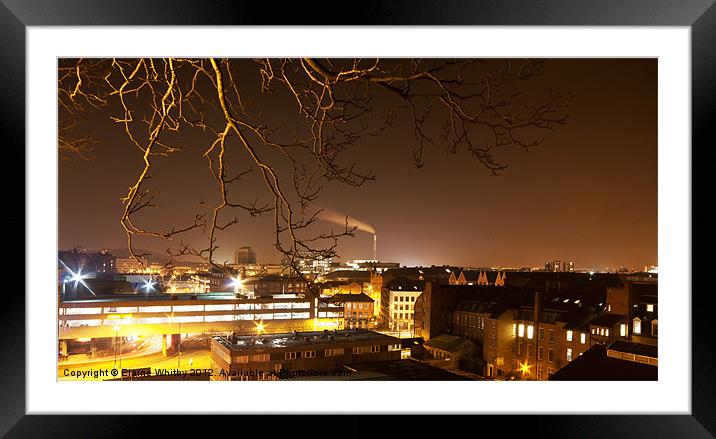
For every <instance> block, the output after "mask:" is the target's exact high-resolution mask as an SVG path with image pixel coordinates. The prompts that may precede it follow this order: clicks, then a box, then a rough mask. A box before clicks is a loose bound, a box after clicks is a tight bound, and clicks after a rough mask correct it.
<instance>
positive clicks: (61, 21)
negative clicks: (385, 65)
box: [0, 0, 716, 437]
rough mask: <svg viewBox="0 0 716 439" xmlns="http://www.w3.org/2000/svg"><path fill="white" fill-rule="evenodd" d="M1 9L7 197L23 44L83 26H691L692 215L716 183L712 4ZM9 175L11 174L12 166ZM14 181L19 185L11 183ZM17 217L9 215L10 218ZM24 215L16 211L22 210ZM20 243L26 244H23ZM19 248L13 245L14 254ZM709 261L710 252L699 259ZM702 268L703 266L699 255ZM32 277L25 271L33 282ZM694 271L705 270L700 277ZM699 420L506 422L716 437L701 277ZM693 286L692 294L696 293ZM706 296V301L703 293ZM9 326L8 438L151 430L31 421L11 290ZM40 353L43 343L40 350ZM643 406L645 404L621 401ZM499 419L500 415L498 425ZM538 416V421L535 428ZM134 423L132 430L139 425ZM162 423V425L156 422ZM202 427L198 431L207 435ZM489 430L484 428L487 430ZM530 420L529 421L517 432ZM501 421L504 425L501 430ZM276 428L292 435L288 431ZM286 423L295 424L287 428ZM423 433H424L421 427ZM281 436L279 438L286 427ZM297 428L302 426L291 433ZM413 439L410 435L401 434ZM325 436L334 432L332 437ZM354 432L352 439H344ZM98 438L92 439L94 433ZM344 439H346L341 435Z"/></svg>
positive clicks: (19, 306) (141, 425)
mask: <svg viewBox="0 0 716 439" xmlns="http://www.w3.org/2000/svg"><path fill="white" fill-rule="evenodd" d="M1 1H2V4H1V5H0V41H1V42H2V43H0V47H2V54H3V55H4V56H3V60H4V61H5V62H4V64H5V65H4V67H3V69H0V79H1V80H2V81H3V82H2V84H4V87H3V88H4V90H3V92H2V102H3V105H2V107H0V111H2V116H3V117H2V118H0V126H2V128H4V130H3V132H4V133H5V134H6V139H7V134H9V135H10V139H11V140H10V139H8V140H6V143H5V150H6V156H5V158H6V163H14V164H16V166H15V167H14V169H8V170H7V171H6V173H5V174H4V175H3V178H4V179H5V181H4V183H5V185H4V187H10V188H17V186H18V184H17V182H18V181H19V180H22V181H23V182H24V181H25V176H24V174H23V173H24V166H22V167H21V166H19V163H23V164H24V165H27V163H25V146H24V145H25V132H24V126H25V108H26V107H25V97H26V84H25V73H26V72H25V47H26V46H25V35H26V34H25V33H26V27H27V26H42V25H46V26H67V25H71V26H81V25H124V26H132V25H227V24H252V25H256V24H273V25H279V24H295V23H303V24H321V23H322V22H328V21H332V24H339V25H355V24H361V25H522V26H526V25H528V26H534V25H558V26H580V25H581V26H584V25H592V26H594V25H600V26H690V27H691V38H692V42H691V50H692V53H691V55H692V56H691V62H692V151H691V154H692V209H695V208H696V207H698V206H699V205H698V204H697V203H696V202H695V201H696V200H700V199H705V200H708V199H709V196H712V194H711V192H712V191H711V190H710V189H711V188H712V187H713V182H711V181H710V180H706V177H705V175H706V173H705V172H704V173H696V172H694V171H695V170H696V169H693V167H694V165H695V166H696V167H698V166H707V163H712V160H710V159H712V158H713V157H712V156H713V155H714V153H710V152H709V151H711V150H712V148H710V147H711V144H712V143H713V140H712V139H713V133H712V130H711V125H712V124H713V121H714V120H716V118H714V108H715V107H716V105H714V104H715V103H716V99H715V97H716V96H714V95H715V94H716V87H714V83H715V78H716V52H715V51H714V50H713V45H712V43H713V41H716V38H715V37H716V35H715V33H716V7H714V6H713V4H712V3H713V0H708V1H692V2H688V3H687V2H665V1H648V0H644V1H641V0H640V1H621V2H620V1H601V2H597V1H594V2H587V1H562V0H560V1H551V2H549V3H548V4H545V3H542V2H529V1H510V2H486V1H485V2H467V1H462V2H453V3H450V4H443V3H438V2H435V3H433V4H428V3H424V2H409V1H395V2H391V3H389V4H388V3H386V4H382V3H378V2H363V3H361V6H362V8H361V9H359V10H356V13H351V14H345V15H343V16H342V15H340V14H336V15H335V16H332V15H328V13H326V12H323V14H325V15H324V16H321V14H319V13H316V12H315V11H321V10H322V11H332V10H333V8H332V7H329V6H326V7H325V8H322V7H321V5H320V4H319V3H320V2H319V3H315V2H312V4H311V7H310V8H309V7H307V6H306V5H303V6H301V5H298V4H297V5H294V6H290V5H287V6H285V7H284V6H282V7H281V10H280V12H278V13H274V12H273V11H272V13H271V15H270V16H269V14H267V13H266V6H265V5H261V3H259V2H253V3H251V4H249V3H233V2H214V3H212V4H211V5H208V6H207V5H202V4H201V3H199V2H194V3H190V2H188V1H185V0H179V1H165V0H161V1H153V2H151V3H142V4H140V3H136V4H131V5H130V4H129V2H108V1H88V0H72V1H63V2H53V1H50V0H43V1H33V2H31V3H30V2H25V3H23V2H22V1H20V0H12V1H8V0H1ZM8 167H9V166H8ZM12 171H15V172H19V173H20V175H13V174H12ZM6 203H7V205H9V206H19V205H22V206H25V200H24V191H22V192H21V191H19V190H18V189H15V190H11V191H8V194H7V195H6ZM8 210H9V209H8ZM16 210H19V209H16ZM22 212H23V213H22V214H21V213H19V212H17V213H8V212H6V214H5V216H4V218H3V219H2V220H1V221H2V222H3V224H4V225H5V227H6V230H8V231H17V230H21V229H22V230H24V231H25V234H27V233H31V231H29V230H27V229H26V226H25V220H26V218H25V216H24V212H25V210H24V209H23V211H22ZM713 219H714V218H713V216H711V215H709V214H708V213H705V211H704V210H703V209H702V211H701V213H700V214H697V215H694V214H693V212H692V227H693V228H692V234H693V233H698V235H697V236H698V240H693V239H692V252H693V258H692V264H693V265H692V273H696V272H702V271H705V270H706V269H707V265H706V264H708V263H709V262H710V261H709V259H708V257H707V255H708V253H707V252H706V249H707V248H708V249H712V248H713V244H714V243H715V240H714V237H715V236H714V235H715V232H714V231H713V230H712V229H713V227H712V225H713ZM18 239H19V237H18ZM12 248H13V247H11V246H8V250H6V252H7V253H12V252H11V249H12ZM700 250H703V251H700ZM699 255H700V256H701V257H698V256H699ZM27 268H28V267H27V266H26V267H25V270H26V271H27ZM694 268H696V269H694ZM692 283H693V285H691V288H692V368H693V369H692V392H691V393H692V414H691V415H690V416H689V415H683V416H663V415H662V416H658V417H656V416H641V415H629V416H625V415H608V416H607V415H601V416H593V415H555V416H544V415H527V416H524V415H522V416H515V417H514V419H512V417H511V418H510V420H509V424H510V426H511V428H510V435H517V434H524V433H530V432H534V430H535V428H538V429H540V430H543V431H547V432H550V433H551V434H553V435H555V436H562V435H564V436H572V435H574V434H576V433H577V432H580V434H579V435H580V436H581V437H606V436H614V435H616V436H618V437H621V436H626V435H631V434H634V435H636V434H638V435H640V436H641V435H648V434H651V435H653V436H655V437H674V436H680V437H709V436H711V435H710V434H709V432H712V433H713V432H715V431H716V419H714V417H713V416H712V415H713V413H716V397H715V396H714V395H715V394H716V386H715V384H716V377H715V376H714V374H713V373H712V371H711V370H710V369H711V365H713V364H716V352H714V351H713V350H710V349H709V338H710V335H711V334H713V333H714V329H716V327H715V326H716V324H714V319H713V318H712V317H711V315H710V313H711V310H712V309H713V307H712V305H713V299H712V298H711V296H712V295H713V294H711V293H709V292H708V289H706V288H703V287H702V288H701V289H697V288H696V286H697V285H698V284H697V283H696V277H695V276H694V277H692ZM687 287H688V286H687ZM696 291H699V292H698V293H695V292H696ZM3 305H4V306H3V308H2V309H3V311H2V313H3V314H2V315H3V317H5V318H4V319H3V320H2V321H3V322H5V325H4V331H2V333H1V335H0V337H1V338H0V340H1V341H2V344H1V345H0V346H2V347H3V354H2V356H0V361H1V363H0V364H1V365H2V367H3V369H2V371H3V372H4V373H2V374H0V386H2V387H1V388H2V389H3V394H4V395H5V397H4V398H3V406H2V409H3V410H2V416H1V417H0V433H3V434H4V433H6V432H8V431H9V433H10V435H11V436H21V437H24V436H34V437H38V436H49V435H52V436H57V435H58V434H60V435H61V434H63V433H64V434H72V429H73V428H77V427H79V428H81V430H79V431H81V432H82V433H83V435H85V434H86V435H92V436H94V435H98V434H108V432H114V433H115V434H116V433H118V432H120V431H121V432H122V434H123V435H130V434H133V433H138V432H143V433H146V432H147V429H146V424H147V423H146V422H139V421H135V419H136V416H128V415H94V416H90V417H87V416H83V417H77V416H60V415H26V414H25V407H26V398H25V390H26V386H25V379H26V377H25V344H26V337H25V304H24V297H23V295H21V294H17V293H13V292H12V291H9V292H8V293H6V294H5V297H4V304H3ZM32 342H41V341H35V340H33V341H32ZM584 397H588V395H565V398H584ZM615 397H627V398H634V399H635V401H636V403H638V395H628V394H626V395H615ZM497 416H499V415H491V417H492V418H494V420H495V422H500V421H499V418H497ZM535 416H536V417H535ZM130 419H131V421H130ZM155 420H156V421H159V422H154V421H155ZM176 420H177V418H175V417H174V418H172V417H167V416H158V417H156V418H154V417H152V419H151V421H152V422H151V423H152V424H156V425H157V426H158V428H160V429H161V430H160V431H162V432H164V433H165V434H168V433H169V432H170V431H171V430H173V429H176V430H177V431H181V429H182V428H183V427H182V426H181V425H177V424H178V423H177V422H176ZM207 421H209V422H211V421H210V420H208V419H207V420H204V419H203V418H202V419H200V420H198V422H200V423H201V424H204V425H207V424H208V423H207ZM486 421H487V419H486ZM520 421H522V422H520ZM502 422H504V420H502ZM276 424H280V425H284V428H291V426H290V423H280V422H277V423H276ZM286 424H288V425H286ZM417 424H420V423H417ZM280 425H279V426H278V427H277V428H281V427H280ZM358 425H359V421H357V420H353V421H347V422H344V428H347V429H349V430H348V431H352V432H355V430H354V429H353V427H354V426H355V427H357V426H358ZM397 425H400V428H401V431H403V432H404V434H408V433H409V432H410V431H411V430H414V431H423V429H424V426H420V425H416V423H411V422H407V421H406V422H400V421H398V423H397ZM294 427H295V425H294ZM404 427H405V428H406V430H403V428H404ZM324 431H325V430H324ZM344 431H345V430H344ZM92 433H94V434H92ZM341 434H343V433H341Z"/></svg>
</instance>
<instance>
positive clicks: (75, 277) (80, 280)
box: [59, 259, 96, 296]
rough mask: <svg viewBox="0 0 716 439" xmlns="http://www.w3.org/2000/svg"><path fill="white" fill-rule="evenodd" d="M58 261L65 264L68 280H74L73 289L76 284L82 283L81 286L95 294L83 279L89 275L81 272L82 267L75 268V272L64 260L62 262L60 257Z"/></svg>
mask: <svg viewBox="0 0 716 439" xmlns="http://www.w3.org/2000/svg"><path fill="white" fill-rule="evenodd" d="M59 261H60V263H61V264H62V265H64V266H65V268H66V269H67V271H69V272H70V282H74V283H75V285H74V288H75V290H77V285H78V284H82V286H84V287H85V288H87V290H88V291H89V292H90V293H92V295H93V296H95V295H96V294H95V293H94V291H92V288H90V287H89V285H87V283H86V282H85V281H84V280H85V279H87V278H88V277H89V276H88V275H86V274H82V267H80V268H79V270H77V273H75V272H74V271H72V269H71V268H70V267H68V266H67V264H65V263H64V262H62V259H59Z"/></svg>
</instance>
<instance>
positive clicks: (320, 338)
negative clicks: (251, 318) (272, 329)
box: [214, 329, 400, 350]
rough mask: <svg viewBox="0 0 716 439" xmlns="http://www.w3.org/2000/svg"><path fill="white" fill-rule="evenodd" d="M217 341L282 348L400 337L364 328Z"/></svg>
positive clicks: (236, 347) (231, 346)
mask: <svg viewBox="0 0 716 439" xmlns="http://www.w3.org/2000/svg"><path fill="white" fill-rule="evenodd" d="M214 340H216V341H218V342H219V343H221V344H222V345H224V346H225V347H227V348H229V349H231V350H249V349H283V348H290V347H303V346H307V345H330V344H336V343H346V342H351V343H353V342H371V341H376V342H382V343H390V344H400V339H399V338H395V337H391V336H389V335H385V334H380V333H378V332H373V331H368V330H365V329H344V330H340V331H337V330H334V331H328V330H325V331H308V332H292V333H291V332H289V333H283V334H262V335H260V336H252V335H243V336H241V335H240V336H236V337H231V338H227V337H221V336H216V337H214Z"/></svg>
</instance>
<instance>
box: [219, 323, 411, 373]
mask: <svg viewBox="0 0 716 439" xmlns="http://www.w3.org/2000/svg"><path fill="white" fill-rule="evenodd" d="M399 359H400V340H399V339H396V338H393V337H390V336H387V335H383V334H379V333H376V332H371V331H366V330H359V329H353V330H341V331H314V332H294V333H286V334H271V335H264V336H256V337H254V336H237V337H214V338H213V339H212V341H211V368H212V370H213V374H212V377H211V379H212V380H216V381H253V380H278V379H282V378H284V377H290V376H291V375H292V374H294V375H298V374H301V373H309V372H310V373H316V372H340V371H341V370H343V371H345V370H346V369H344V368H343V366H349V365H351V364H355V363H368V362H379V361H389V360H399Z"/></svg>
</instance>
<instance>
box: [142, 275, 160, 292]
mask: <svg viewBox="0 0 716 439" xmlns="http://www.w3.org/2000/svg"><path fill="white" fill-rule="evenodd" d="M156 284H157V283H156V282H154V281H153V280H152V279H151V278H150V279H147V280H145V281H144V285H142V288H143V289H145V290H146V291H147V292H150V291H154V285H156Z"/></svg>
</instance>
